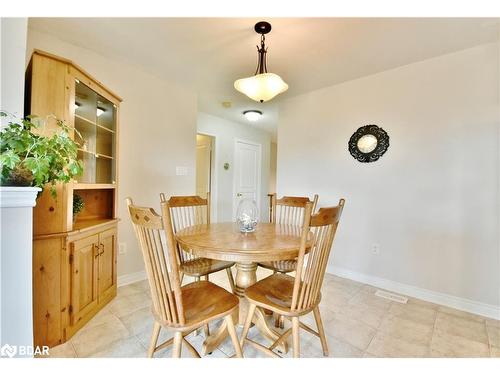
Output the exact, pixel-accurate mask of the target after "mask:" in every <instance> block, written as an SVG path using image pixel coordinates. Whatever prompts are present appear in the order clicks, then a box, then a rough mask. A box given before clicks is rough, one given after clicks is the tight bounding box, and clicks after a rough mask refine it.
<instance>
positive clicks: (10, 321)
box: [0, 186, 41, 357]
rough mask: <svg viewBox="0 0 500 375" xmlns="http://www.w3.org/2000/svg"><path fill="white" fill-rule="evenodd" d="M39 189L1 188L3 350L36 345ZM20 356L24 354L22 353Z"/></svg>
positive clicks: (0, 317) (0, 344) (0, 315)
mask: <svg viewBox="0 0 500 375" xmlns="http://www.w3.org/2000/svg"><path fill="white" fill-rule="evenodd" d="M40 190H41V189H40V188H33V187H10V186H0V227H1V241H0V323H1V324H0V347H3V346H4V345H6V344H8V345H10V346H11V347H12V348H14V349H11V348H9V349H10V350H2V352H3V353H4V355H5V356H7V355H8V354H9V353H10V354H12V353H13V352H15V356H17V357H18V356H25V357H29V356H30V355H22V352H23V350H25V351H26V349H23V348H22V347H25V348H27V347H29V346H32V345H33V297H32V244H33V207H34V206H35V204H36V196H37V193H38V192H39V191H40ZM20 353H21V354H20Z"/></svg>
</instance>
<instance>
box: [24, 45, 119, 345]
mask: <svg viewBox="0 0 500 375" xmlns="http://www.w3.org/2000/svg"><path fill="white" fill-rule="evenodd" d="M25 96H26V97H25V99H26V104H25V108H26V115H28V114H31V115H36V116H38V117H39V118H40V119H42V120H44V123H45V125H44V127H42V128H41V129H40V130H38V131H43V132H45V133H46V134H47V133H49V132H51V131H55V130H57V125H56V121H55V118H57V119H59V120H63V121H64V122H65V123H66V124H69V125H70V127H71V129H72V131H71V137H72V138H73V139H74V140H75V141H76V142H77V143H78V144H79V149H78V158H79V159H80V160H82V162H83V165H84V172H83V174H82V175H81V176H80V177H79V178H78V179H77V181H73V182H71V183H68V184H60V185H58V186H57V198H56V199H54V198H52V197H51V195H50V193H49V192H48V189H45V190H44V192H43V193H42V194H41V195H40V196H39V197H38V199H37V204H36V207H35V209H34V213H33V232H34V237H33V238H34V241H33V325H34V326H33V333H34V343H35V345H48V346H51V347H52V346H55V345H59V344H61V343H63V342H65V341H67V340H68V339H69V338H70V337H71V336H73V335H74V334H75V333H76V332H77V331H78V330H79V329H80V328H81V327H82V326H83V325H84V324H85V323H86V322H88V321H89V320H90V319H91V318H92V317H93V316H94V315H95V314H96V313H97V312H98V311H99V310H100V309H101V308H102V307H104V306H105V305H106V304H107V303H108V302H109V301H111V300H112V299H113V298H114V297H115V296H116V280H117V277H116V252H117V223H118V218H117V184H118V170H117V161H118V144H117V136H118V130H119V128H118V118H119V109H120V102H121V98H120V97H119V96H117V95H116V94H114V93H113V92H112V91H111V90H109V89H108V88H106V87H105V86H104V85H103V84H102V83H100V82H99V81H97V80H96V79H95V78H93V77H92V76H91V75H90V74H88V73H87V72H85V71H84V70H83V69H81V68H80V67H79V66H77V65H76V64H74V63H73V62H72V61H70V60H67V59H64V58H61V57H58V56H54V55H52V54H49V53H47V52H43V51H40V50H35V51H34V52H33V55H32V57H31V60H30V63H29V65H28V68H27V70H26V90H25ZM75 194H78V195H79V196H80V197H81V198H82V199H83V201H84V203H85V205H84V209H83V210H82V211H81V212H80V213H79V214H78V215H77V216H76V217H74V216H73V210H72V207H73V197H74V196H75Z"/></svg>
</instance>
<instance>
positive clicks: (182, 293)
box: [127, 198, 242, 358]
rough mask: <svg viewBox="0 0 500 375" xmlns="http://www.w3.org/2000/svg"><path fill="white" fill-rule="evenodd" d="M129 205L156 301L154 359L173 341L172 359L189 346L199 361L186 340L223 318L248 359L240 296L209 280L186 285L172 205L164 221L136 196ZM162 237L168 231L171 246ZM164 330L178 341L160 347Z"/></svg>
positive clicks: (151, 349)
mask: <svg viewBox="0 0 500 375" xmlns="http://www.w3.org/2000/svg"><path fill="white" fill-rule="evenodd" d="M127 205H128V210H129V214H130V219H131V220H132V223H133V226H134V231H135V234H136V236H137V240H138V241H139V245H140V248H141V250H142V255H143V258H144V263H145V266H146V272H147V275H148V281H149V287H150V289H151V298H152V302H153V305H152V312H153V316H154V320H155V322H154V327H153V335H152V337H151V342H150V345H149V349H148V357H150V358H151V357H153V354H154V353H155V352H156V351H158V350H161V349H164V348H166V347H167V346H169V345H171V344H172V343H173V345H174V347H173V351H172V357H174V358H179V357H180V354H181V348H182V345H183V344H184V345H186V347H187V349H188V350H189V351H190V352H191V354H192V355H193V356H195V357H197V358H199V357H200V355H199V354H198V352H197V351H196V349H195V348H194V347H193V346H192V345H191V344H190V343H189V342H188V341H187V340H186V338H185V336H187V335H188V334H190V333H191V332H193V331H194V330H196V329H198V328H199V327H202V326H204V325H206V324H208V323H209V322H211V321H213V320H216V319H219V318H224V319H225V320H226V323H227V329H228V333H229V335H230V337H231V340H232V342H233V345H234V349H235V352H236V356H237V357H242V353H241V348H240V344H239V342H238V337H237V336H236V330H235V327H234V321H233V317H232V316H233V315H236V314H237V313H238V304H239V299H238V297H236V296H235V295H234V294H232V293H230V292H228V291H227V290H225V289H224V288H221V287H219V286H217V285H215V284H213V283H211V282H209V281H206V280H203V281H195V282H193V283H190V284H187V285H184V286H181V280H180V269H179V265H178V259H177V241H176V239H175V235H174V233H173V231H172V226H171V225H170V220H171V217H170V210H169V209H168V205H167V203H166V202H163V203H162V204H161V209H162V215H163V217H162V216H160V215H158V214H157V213H156V212H155V211H154V210H153V209H152V208H149V207H139V206H135V205H134V204H133V202H132V199H130V198H127ZM162 233H165V237H166V244H165V243H164V241H163V240H162ZM162 327H163V328H166V329H169V330H172V331H174V332H175V333H174V337H173V338H171V339H170V340H167V341H165V342H164V343H162V344H161V345H158V346H157V342H158V336H159V334H160V330H161V328H162Z"/></svg>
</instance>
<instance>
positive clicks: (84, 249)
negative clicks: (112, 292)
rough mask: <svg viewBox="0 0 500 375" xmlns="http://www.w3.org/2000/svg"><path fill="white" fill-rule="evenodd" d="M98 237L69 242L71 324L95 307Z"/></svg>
mask: <svg viewBox="0 0 500 375" xmlns="http://www.w3.org/2000/svg"><path fill="white" fill-rule="evenodd" d="M98 240H99V238H98V236H97V235H93V236H89V237H85V238H82V239H80V240H76V241H73V242H71V245H70V246H71V256H72V263H71V309H70V314H71V324H76V323H78V321H79V320H80V319H82V317H84V316H85V315H86V314H87V313H88V312H89V311H90V310H92V309H93V308H95V307H96V306H97V293H98V289H97V272H98V263H99V261H98V258H99V246H98Z"/></svg>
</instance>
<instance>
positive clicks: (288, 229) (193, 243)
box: [176, 223, 301, 262]
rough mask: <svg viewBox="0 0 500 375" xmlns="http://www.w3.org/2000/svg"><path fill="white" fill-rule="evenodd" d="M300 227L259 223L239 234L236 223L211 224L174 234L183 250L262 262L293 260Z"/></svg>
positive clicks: (215, 257)
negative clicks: (254, 228)
mask: <svg viewBox="0 0 500 375" xmlns="http://www.w3.org/2000/svg"><path fill="white" fill-rule="evenodd" d="M300 234H301V227H299V226H294V225H284V224H274V223H259V224H258V225H257V229H256V230H255V232H253V233H241V232H240V231H239V229H238V225H237V224H236V223H213V224H202V225H194V226H191V227H187V228H185V229H183V230H181V231H179V232H177V235H176V237H177V241H178V242H179V244H180V245H181V246H182V248H183V249H185V250H186V251H191V252H193V253H194V254H196V255H198V256H201V257H205V258H211V259H219V260H226V261H231V262H264V261H272V260H284V259H293V258H294V257H296V256H297V255H298V252H299V248H300Z"/></svg>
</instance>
